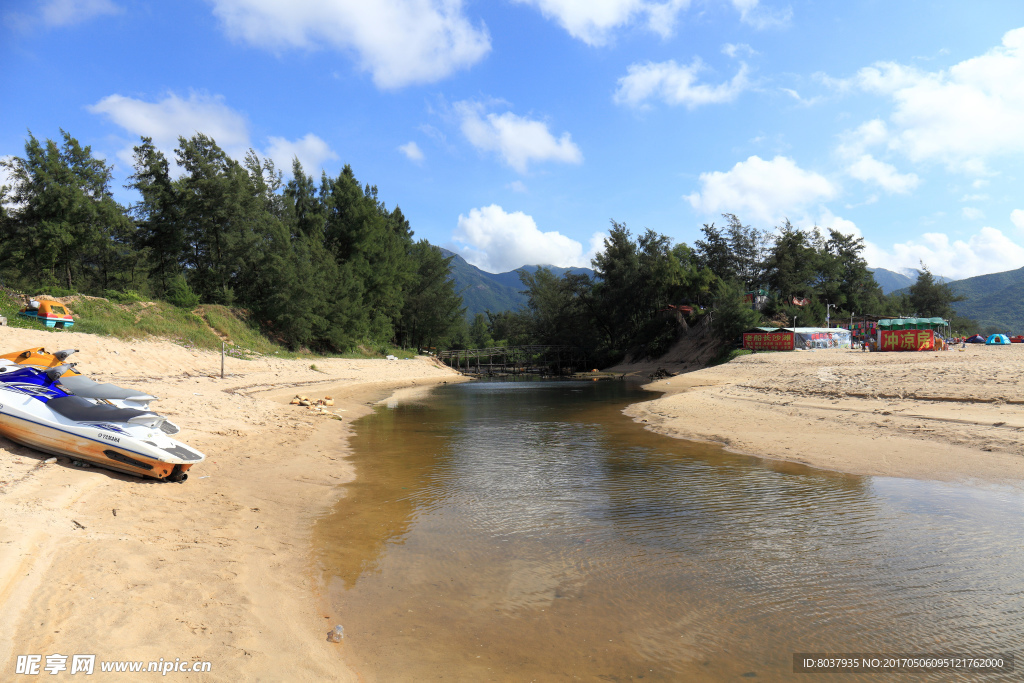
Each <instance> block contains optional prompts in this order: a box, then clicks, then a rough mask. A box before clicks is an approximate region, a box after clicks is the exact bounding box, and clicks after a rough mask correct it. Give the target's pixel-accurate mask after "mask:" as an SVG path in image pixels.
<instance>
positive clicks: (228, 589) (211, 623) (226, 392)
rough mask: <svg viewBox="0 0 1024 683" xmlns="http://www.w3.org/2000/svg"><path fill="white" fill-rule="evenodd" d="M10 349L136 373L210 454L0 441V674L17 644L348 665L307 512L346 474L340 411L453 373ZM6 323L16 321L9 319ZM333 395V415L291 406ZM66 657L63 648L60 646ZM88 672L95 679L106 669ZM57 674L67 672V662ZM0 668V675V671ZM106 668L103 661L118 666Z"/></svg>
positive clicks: (153, 348) (52, 345)
mask: <svg viewBox="0 0 1024 683" xmlns="http://www.w3.org/2000/svg"><path fill="white" fill-rule="evenodd" d="M2 330H3V342H4V343H3V348H4V349H5V350H6V351H13V350H18V349H23V348H29V347H33V346H45V347H46V348H48V349H51V350H55V349H57V348H67V347H74V348H78V349H80V350H81V352H80V354H78V355H76V357H75V360H79V361H80V362H81V369H82V370H83V371H84V372H86V373H87V374H88V375H90V376H92V377H94V378H95V379H97V380H98V381H107V382H114V383H117V384H121V385H124V386H139V387H140V388H141V387H143V386H144V387H145V389H146V390H147V391H148V392H150V393H152V394H154V395H156V396H160V397H161V400H160V401H159V402H157V403H156V404H155V408H156V409H157V411H158V412H160V413H161V414H165V415H168V416H169V417H171V419H173V420H175V421H176V422H177V423H178V424H180V425H181V427H182V432H181V434H180V435H178V437H179V440H181V441H183V442H185V443H188V444H190V445H192V446H195V447H196V448H198V449H199V450H200V451H202V452H204V453H205V454H206V456H207V459H206V461H204V462H203V463H200V464H199V465H197V466H196V467H194V468H193V469H192V471H191V472H190V473H189V474H190V477H189V480H188V481H187V482H185V483H183V484H174V483H168V482H153V481H149V480H140V479H138V478H135V477H131V476H127V475H122V474H118V473H115V472H111V471H108V470H103V469H99V468H89V469H79V468H76V467H72V466H71V465H70V464H69V461H68V459H67V458H60V459H59V460H58V463H57V464H55V465H44V464H42V463H43V460H45V459H46V458H47V457H49V456H48V455H45V454H42V453H39V452H36V451H33V450H31V449H29V448H24V447H21V446H17V445H15V444H12V443H11V442H9V441H7V440H6V439H0V548H2V552H0V628H2V629H4V632H5V633H7V634H9V637H8V638H5V639H3V644H2V645H0V667H2V668H0V671H2V672H4V673H5V674H7V673H8V672H9V673H11V674H13V673H14V671H15V659H16V656H17V655H19V654H40V655H43V657H44V659H43V664H44V665H45V656H46V655H48V654H55V653H61V654H69V655H70V654H95V655H97V660H98V661H112V660H130V661H145V662H149V661H155V660H159V659H160V658H163V659H164V660H165V661H174V659H175V658H181V660H182V661H208V662H211V671H210V672H208V673H196V674H191V673H180V672H179V673H177V674H176V676H178V677H180V679H181V680H186V681H188V680H200V679H202V680H205V681H220V680H223V681H235V680H242V679H245V680H289V681H320V680H342V681H343V680H357V674H355V672H353V671H352V670H351V669H349V668H348V666H347V665H346V663H345V661H344V652H343V650H340V649H339V648H344V647H345V644H344V641H342V643H341V644H333V643H329V642H327V632H328V631H329V630H330V629H331V628H333V626H334V625H335V624H336V623H342V624H343V623H344V620H343V619H341V618H339V617H338V616H337V615H334V614H331V613H330V612H327V611H324V609H325V606H326V600H325V596H324V594H323V591H322V590H321V588H322V586H321V585H320V583H321V576H320V573H319V570H318V569H317V567H316V566H315V562H314V549H313V548H312V529H313V523H314V521H315V520H316V519H317V518H318V517H320V516H322V515H323V514H327V513H328V512H329V511H330V509H331V507H332V505H333V503H334V502H335V501H337V500H338V499H339V498H340V497H341V496H343V495H344V494H345V492H344V490H343V489H342V488H341V487H340V484H343V483H346V482H348V481H351V480H352V478H353V477H354V476H355V472H354V467H353V466H352V465H351V464H349V462H348V460H347V455H348V453H349V450H348V448H349V447H348V436H349V434H350V433H351V429H352V427H351V422H352V421H353V420H355V419H358V418H359V417H361V416H362V415H365V414H367V413H369V412H371V411H372V409H373V405H375V404H376V403H378V402H380V401H382V400H386V399H388V398H389V397H391V396H393V395H395V394H396V393H401V392H402V391H406V390H412V391H416V390H420V389H422V388H423V387H429V386H433V385H434V384H439V383H441V382H454V381H462V379H463V378H461V377H459V376H458V375H456V374H455V373H454V372H452V371H451V370H449V369H447V368H443V367H441V366H438V365H437V364H434V363H432V362H431V361H429V360H427V359H424V358H418V359H415V360H401V361H385V360H348V359H323V360H321V359H317V366H318V367H319V368H320V370H311V369H309V366H308V361H306V364H304V362H303V361H302V360H284V359H277V358H260V359H254V360H251V361H242V360H239V359H233V358H229V359H228V367H227V369H228V372H229V373H230V374H229V375H228V376H227V377H226V378H225V379H224V380H221V379H220V377H219V374H217V376H216V377H214V376H212V375H214V371H215V370H216V371H218V372H219V363H220V354H218V353H214V352H205V351H197V350H189V349H186V348H183V347H180V346H176V345H174V344H172V343H170V342H163V341H156V340H147V341H133V342H125V341H120V340H117V339H112V338H105V337H95V336H91V335H85V334H81V333H78V334H75V333H73V332H68V333H60V334H59V336H55V334H54V333H53V332H45V331H41V330H40V331H35V330H20V329H17V330H12V329H11V328H2ZM8 332H10V333H11V334H8ZM296 393H300V394H308V395H309V396H310V397H314V398H320V397H323V396H325V395H330V396H333V397H334V400H335V404H334V406H333V407H330V408H328V410H329V411H332V412H334V413H335V414H336V415H338V416H340V417H341V421H338V420H335V419H332V418H331V417H328V416H320V415H316V414H314V413H313V412H310V411H309V410H307V409H306V408H304V407H301V406H296V405H288V401H289V400H290V399H291V397H292V396H294V395H295V394H296ZM69 661H70V660H69ZM96 674H97V675H98V679H99V680H103V678H104V676H103V675H102V674H101V673H100V672H99V664H98V663H97V668H96ZM65 675H67V672H65ZM0 677H3V676H0ZM111 678H114V676H111Z"/></svg>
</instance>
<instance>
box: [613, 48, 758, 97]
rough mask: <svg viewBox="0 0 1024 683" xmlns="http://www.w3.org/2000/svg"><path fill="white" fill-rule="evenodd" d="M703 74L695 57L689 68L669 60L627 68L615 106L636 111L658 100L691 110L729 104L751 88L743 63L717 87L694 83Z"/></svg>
mask: <svg viewBox="0 0 1024 683" xmlns="http://www.w3.org/2000/svg"><path fill="white" fill-rule="evenodd" d="M706 70H707V67H705V65H704V62H702V61H701V60H700V58H699V57H695V58H694V60H693V61H692V62H691V63H690V64H689V65H679V64H677V63H676V62H675V60H671V59H670V60H669V61H667V62H658V63H654V62H647V63H646V64H630V65H629V67H628V68H627V69H626V71H627V72H628V73H627V75H625V76H623V77H622V78H620V79H619V87H618V89H617V90H616V91H615V102H616V103H617V104H628V105H630V106H633V107H636V106H641V105H643V104H644V103H645V102H646V101H647V100H648V99H653V98H657V99H660V100H662V101H663V102H665V103H666V104H682V105H685V106H686V107H687V108H688V109H693V108H695V107H699V106H700V105H703V104H721V103H723V102H732V101H733V100H735V99H736V97H737V96H738V95H739V94H740V93H741V92H743V91H744V90H747V89H748V88H749V87H750V81H749V80H748V79H747V73H748V71H749V70H748V68H747V65H746V64H744V63H740V68H739V71H737V72H736V75H735V76H733V77H732V80H729V81H726V82H725V83H719V84H718V85H708V84H706V83H698V82H697V75H698V74H699V73H700V72H701V71H706Z"/></svg>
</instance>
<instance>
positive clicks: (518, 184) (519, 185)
mask: <svg viewBox="0 0 1024 683" xmlns="http://www.w3.org/2000/svg"><path fill="white" fill-rule="evenodd" d="M508 189H510V190H512V191H513V192H527V189H526V184H525V183H524V182H523V181H522V180H513V181H512V182H511V183H509V184H508Z"/></svg>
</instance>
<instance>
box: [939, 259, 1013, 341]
mask: <svg viewBox="0 0 1024 683" xmlns="http://www.w3.org/2000/svg"><path fill="white" fill-rule="evenodd" d="M949 284H950V286H951V287H952V288H953V291H954V292H956V293H957V294H960V295H962V296H966V297H967V300H966V301H960V302H957V303H955V304H953V307H954V308H955V309H956V312H957V314H959V315H962V316H965V317H968V318H974V319H975V320H977V321H978V326H979V328H980V329H986V328H996V330H997V331H999V332H1004V333H1012V334H1019V333H1024V268H1018V269H1017V270H1008V271H1006V272H1004V273H989V274H988V275H977V276H975V277H969V278H967V279H964V280H956V281H954V282H951V283H949Z"/></svg>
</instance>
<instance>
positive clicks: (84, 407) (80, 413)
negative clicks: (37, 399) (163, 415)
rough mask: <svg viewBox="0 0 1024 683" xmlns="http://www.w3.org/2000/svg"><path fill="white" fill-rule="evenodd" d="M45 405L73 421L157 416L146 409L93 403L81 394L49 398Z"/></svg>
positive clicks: (108, 420) (118, 419) (120, 419)
mask: <svg viewBox="0 0 1024 683" xmlns="http://www.w3.org/2000/svg"><path fill="white" fill-rule="evenodd" d="M46 407H47V408H50V409H51V410H53V412H55V413H57V414H58V415H63V416H64V417H66V418H67V419H69V420H74V421H75V422H128V421H130V420H131V419H132V418H133V417H140V416H142V415H145V416H147V417H158V416H157V415H154V414H153V413H151V412H149V411H148V410H132V409H131V408H117V407H115V406H112V405H107V404H105V403H104V404H99V405H97V404H95V403H93V402H91V401H87V400H85V399H84V398H82V397H81V396H61V397H60V398H51V399H50V400H49V401H47V402H46Z"/></svg>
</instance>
